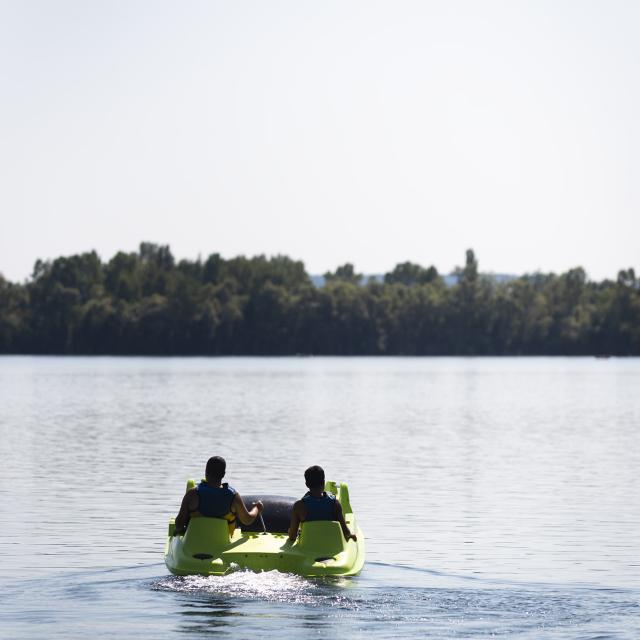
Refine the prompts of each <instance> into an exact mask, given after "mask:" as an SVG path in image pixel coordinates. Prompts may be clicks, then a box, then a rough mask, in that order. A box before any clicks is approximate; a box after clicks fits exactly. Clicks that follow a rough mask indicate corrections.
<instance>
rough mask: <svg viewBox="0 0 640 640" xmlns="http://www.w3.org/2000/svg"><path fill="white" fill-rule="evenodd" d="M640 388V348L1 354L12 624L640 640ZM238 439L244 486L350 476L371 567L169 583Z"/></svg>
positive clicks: (8, 626)
mask: <svg viewBox="0 0 640 640" xmlns="http://www.w3.org/2000/svg"><path fill="white" fill-rule="evenodd" d="M638 389H640V360H637V359H625V360H621V359H609V360H605V361H602V360H595V359H563V358H554V359H548V358H532V359H519V358H505V359H491V358H487V359H482V358H480V359H449V358H434V359H429V358H425V359H420V358H416V359H403V358H388V359H367V358H354V359H341V358H305V359H295V358H283V359H251V358H246V359H199V358H193V359H180V358H175V359H161V358H158V359H137V358H131V359H118V358H94V359H91V358H84V359H83V358H0V456H1V458H2V461H3V464H2V465H0V518H2V521H3V522H5V523H11V526H5V527H3V529H2V531H1V532H0V555H1V556H2V558H3V561H2V562H1V563H0V580H2V587H3V588H2V589H0V605H1V606H2V616H3V621H2V630H3V633H5V635H7V637H12V638H26V637H38V636H39V634H40V635H43V634H44V630H45V629H46V635H47V636H48V637H52V638H53V637H61V638H73V637H78V638H79V637H83V638H84V637H86V635H87V634H88V632H90V633H89V635H91V636H92V637H101V636H104V637H113V636H114V635H118V634H119V635H122V636H123V637H160V636H162V637H166V636H170V635H171V634H172V633H174V632H175V633H176V634H179V635H182V636H183V635H184V634H185V633H186V634H187V635H188V634H189V633H192V634H197V633H199V632H203V633H227V632H228V633H229V634H231V633H233V634H234V635H237V636H239V637H243V636H244V632H245V631H247V630H251V633H252V634H253V635H261V636H264V637H282V636H283V635H284V636H285V637H289V636H290V637H293V636H297V635H300V634H304V635H309V636H312V637H313V636H317V637H331V636H337V635H343V636H346V637H350V638H351V637H355V638H357V637H367V636H369V635H379V636H383V637H385V636H386V637H388V636H390V635H398V636H400V637H416V638H418V637H424V636H425V635H428V636H430V637H443V638H444V637H455V636H456V635H457V636H458V637H460V636H463V637H474V636H476V637H486V636H490V635H491V634H493V635H498V636H509V637H512V636H513V637H515V636H517V637H522V638H525V637H531V638H538V637H553V638H565V637H566V638H573V637H584V638H593V637H603V638H604V637H607V638H609V637H611V638H626V637H628V638H637V637H640V628H639V626H640V625H639V622H638V620H639V617H640V611H639V609H638V599H639V598H638V589H640V562H639V561H638V558H639V557H640V478H639V477H638V472H637V470H638V468H640V429H638V425H640V394H639V393H638ZM214 453H217V454H222V455H224V456H225V457H226V458H227V460H228V480H229V481H230V483H231V484H232V485H233V486H235V487H236V488H237V489H238V490H239V491H240V492H241V493H244V494H251V493H254V494H260V493H271V494H283V495H301V494H302V493H303V492H304V490H305V488H304V484H303V478H302V471H303V470H304V468H305V467H306V466H308V465H309V464H313V463H320V464H323V465H324V466H325V468H326V469H327V473H328V476H329V477H331V478H333V479H336V480H344V481H346V482H348V483H349V486H350V492H351V498H352V503H353V506H354V509H355V511H356V513H357V515H358V517H359V520H360V523H361V525H362V528H363V530H364V532H365V535H366V537H367V559H368V564H367V565H366V566H365V570H364V572H363V574H362V575H361V576H360V577H358V578H357V579H355V580H343V581H340V582H331V581H329V582H323V581H309V580H305V579H303V578H299V577H295V576H287V575H283V574H275V573H265V574H248V573H245V572H238V573H235V574H232V575H230V576H225V577H219V578H198V577H190V578H185V579H180V578H173V577H171V576H167V575H166V571H165V569H164V566H158V565H157V563H158V562H159V561H160V559H161V558H162V549H163V545H164V537H165V534H166V523H167V519H168V518H169V517H170V516H172V515H175V513H176V511H177V509H178V506H179V503H180V499H181V496H182V492H183V490H184V482H185V480H186V478H187V477H198V476H200V475H201V474H202V471H203V466H204V462H205V460H206V458H207V457H208V456H209V455H212V454H214ZM17 493H18V494H19V495H20V508H19V515H17V512H16V507H15V496H16V494H17ZM122 567H129V568H126V569H123V568H122ZM136 567H137V569H136ZM114 612H117V616H116V615H115V614H114ZM86 620H90V621H91V623H90V626H89V627H87V626H86V624H85V622H84V621H86ZM580 634H581V635H580ZM598 634H599V635H598ZM247 635H250V634H249V632H248V631H247Z"/></svg>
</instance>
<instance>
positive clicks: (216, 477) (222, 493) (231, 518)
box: [175, 456, 263, 535]
mask: <svg viewBox="0 0 640 640" xmlns="http://www.w3.org/2000/svg"><path fill="white" fill-rule="evenodd" d="M226 469H227V463H226V462H225V460H224V458H221V457H220V456H213V457H212V458H209V460H208V461H207V467H206V470H205V480H203V481H202V482H200V484H199V485H198V486H197V487H195V489H190V490H189V491H187V493H186V494H185V496H184V498H183V499H182V504H181V505H180V513H178V515H177V516H176V530H175V534H176V535H181V534H183V533H184V532H185V531H186V530H187V525H188V524H189V520H190V519H191V518H198V517H205V518H223V519H224V520H226V521H227V522H228V523H229V535H232V534H233V532H234V530H235V527H236V519H239V520H240V522H241V523H242V524H246V525H250V524H252V523H253V521H254V520H255V519H256V518H257V517H258V515H259V514H260V513H261V512H262V509H263V505H262V502H261V501H260V500H258V502H254V503H252V505H251V509H249V510H248V509H247V507H246V506H245V504H244V501H243V500H242V498H241V496H240V494H239V493H238V492H237V491H236V490H235V489H234V488H233V487H230V486H229V485H228V484H227V483H226V482H225V483H223V482H222V478H224V474H225V472H226Z"/></svg>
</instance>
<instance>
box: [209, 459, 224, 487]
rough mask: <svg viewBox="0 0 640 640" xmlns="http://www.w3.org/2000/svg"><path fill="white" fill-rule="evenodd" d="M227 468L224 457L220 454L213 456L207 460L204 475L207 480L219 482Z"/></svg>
mask: <svg viewBox="0 0 640 640" xmlns="http://www.w3.org/2000/svg"><path fill="white" fill-rule="evenodd" d="M226 470H227V463H226V462H225V461H224V458H221V457H220V456H213V457H212V458H209V459H208V460H207V469H206V471H205V476H206V478H207V480H213V481H214V482H220V480H222V478H224V474H225V471H226Z"/></svg>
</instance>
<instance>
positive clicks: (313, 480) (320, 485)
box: [304, 464, 324, 489]
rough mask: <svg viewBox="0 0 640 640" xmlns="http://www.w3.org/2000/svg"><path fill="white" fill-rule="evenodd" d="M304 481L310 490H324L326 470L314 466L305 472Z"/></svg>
mask: <svg viewBox="0 0 640 640" xmlns="http://www.w3.org/2000/svg"><path fill="white" fill-rule="evenodd" d="M304 481H305V484H306V485H307V487H309V489H324V469H323V468H322V467H319V466H318V465H317V464H314V465H313V466H312V467H309V468H308V469H307V470H306V471H305V472H304Z"/></svg>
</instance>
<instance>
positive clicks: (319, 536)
mask: <svg viewBox="0 0 640 640" xmlns="http://www.w3.org/2000/svg"><path fill="white" fill-rule="evenodd" d="M298 545H299V546H300V549H304V550H305V551H313V552H315V553H317V554H318V555H322V556H335V555H336V554H338V553H340V552H342V551H344V550H345V548H346V541H345V539H344V536H343V535H342V527H341V526H340V523H339V522H335V521H334V520H313V521H311V522H303V523H302V525H301V526H300V539H299V540H298Z"/></svg>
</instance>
